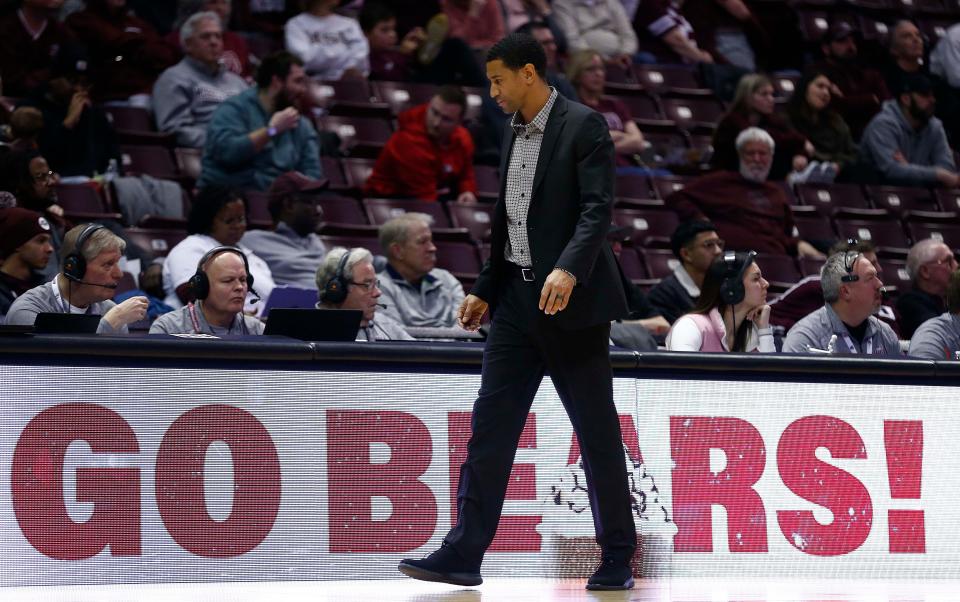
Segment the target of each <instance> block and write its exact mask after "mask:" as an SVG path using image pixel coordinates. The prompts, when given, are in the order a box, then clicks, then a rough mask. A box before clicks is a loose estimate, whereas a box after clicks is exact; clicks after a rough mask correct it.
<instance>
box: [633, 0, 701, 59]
mask: <svg viewBox="0 0 960 602" xmlns="http://www.w3.org/2000/svg"><path fill="white" fill-rule="evenodd" d="M678 27H679V28H680V29H681V30H682V31H685V32H686V33H687V37H690V38H693V37H694V36H693V27H692V26H691V25H690V22H689V21H687V20H686V19H685V18H684V17H683V15H681V14H680V13H679V12H678V11H677V8H676V7H675V6H674V4H673V2H671V1H670V0H643V1H642V2H640V5H639V6H638V7H637V14H636V16H634V18H633V29H634V30H636V32H637V41H638V42H639V44H640V48H641V49H643V50H644V51H646V52H649V53H650V54H652V55H654V56H655V57H657V60H658V61H659V62H661V63H682V62H683V57H681V56H680V55H679V54H677V53H676V52H674V51H673V48H671V47H670V45H669V44H667V43H666V42H664V41H663V39H662V38H663V36H665V35H667V34H668V33H670V32H671V31H673V30H674V29H677V28H678Z"/></svg>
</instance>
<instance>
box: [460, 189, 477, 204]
mask: <svg viewBox="0 0 960 602" xmlns="http://www.w3.org/2000/svg"><path fill="white" fill-rule="evenodd" d="M457 202H458V203H460V204H466V203H476V202H477V195H475V194H473V193H472V192H470V191H469V190H464V191H463V192H461V193H460V195H459V196H458V197H457Z"/></svg>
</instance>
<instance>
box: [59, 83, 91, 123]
mask: <svg viewBox="0 0 960 602" xmlns="http://www.w3.org/2000/svg"><path fill="white" fill-rule="evenodd" d="M89 106H90V94H89V93H88V92H87V91H86V90H78V91H77V92H74V93H73V96H72V97H70V106H69V107H67V116H66V117H64V118H63V127H65V128H67V129H68V130H72V129H73V128H75V127H76V126H77V122H79V121H80V118H81V117H83V111H84V110H86V108H87V107H89Z"/></svg>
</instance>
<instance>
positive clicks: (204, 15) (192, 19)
mask: <svg viewBox="0 0 960 602" xmlns="http://www.w3.org/2000/svg"><path fill="white" fill-rule="evenodd" d="M203 21H213V22H214V23H216V24H217V25H219V26H220V27H221V29H222V28H223V24H222V23H220V15H218V14H217V13H215V12H213V11H211V10H205V11H202V12H199V13H194V14H192V15H190V16H189V17H187V20H186V21H184V22H183V25H181V26H180V46H181V47H182V48H186V47H187V40H189V39H190V38H192V37H193V32H195V31H196V30H197V27H199V25H200V23H201V22H203Z"/></svg>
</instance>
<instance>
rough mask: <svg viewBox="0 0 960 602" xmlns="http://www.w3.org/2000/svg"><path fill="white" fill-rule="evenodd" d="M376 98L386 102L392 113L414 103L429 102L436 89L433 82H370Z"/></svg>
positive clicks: (402, 110)
mask: <svg viewBox="0 0 960 602" xmlns="http://www.w3.org/2000/svg"><path fill="white" fill-rule="evenodd" d="M371 86H372V87H373V91H374V94H375V96H376V98H377V99H379V100H381V101H382V102H385V103H387V104H388V105H389V106H390V111H391V113H393V114H394V115H399V114H400V113H402V112H404V111H406V110H407V109H410V108H412V107H414V106H416V105H420V104H424V103H426V102H430V99H431V98H433V95H434V94H435V93H436V91H437V87H436V86H434V85H433V84H417V83H412V82H387V81H377V82H373V83H372V84H371Z"/></svg>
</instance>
